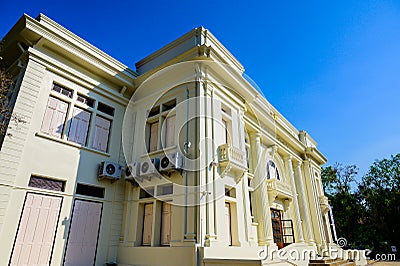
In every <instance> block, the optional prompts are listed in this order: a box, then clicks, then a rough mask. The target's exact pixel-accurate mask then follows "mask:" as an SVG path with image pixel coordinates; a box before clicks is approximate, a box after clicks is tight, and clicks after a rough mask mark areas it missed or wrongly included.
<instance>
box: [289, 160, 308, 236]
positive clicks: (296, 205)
mask: <svg viewBox="0 0 400 266" xmlns="http://www.w3.org/2000/svg"><path fill="white" fill-rule="evenodd" d="M285 164H286V167H287V171H288V174H289V179H290V182H291V183H292V186H291V187H292V194H293V208H294V217H293V218H294V219H293V223H294V231H295V233H296V240H297V241H296V242H302V243H303V242H304V236H303V229H302V224H301V218H300V210H299V202H298V199H297V197H298V195H297V189H296V184H295V180H294V172H293V165H292V156H291V155H289V156H287V157H286V158H285Z"/></svg>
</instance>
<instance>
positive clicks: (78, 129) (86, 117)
mask: <svg viewBox="0 0 400 266" xmlns="http://www.w3.org/2000/svg"><path fill="white" fill-rule="evenodd" d="M90 115H91V114H90V113H89V112H88V111H85V110H82V109H80V108H77V107H75V108H74V111H73V117H72V120H71V127H70V129H69V133H68V140H70V141H73V142H76V143H79V144H81V145H85V144H86V137H87V132H88V128H89V121H90Z"/></svg>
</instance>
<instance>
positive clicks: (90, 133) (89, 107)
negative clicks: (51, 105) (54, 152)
mask: <svg viewBox="0 0 400 266" xmlns="http://www.w3.org/2000/svg"><path fill="white" fill-rule="evenodd" d="M54 87H60V88H62V89H65V90H66V91H70V93H71V94H70V97H69V96H67V95H65V94H63V93H62V92H58V91H57V90H54ZM78 97H83V98H84V99H86V100H87V102H86V103H84V102H82V101H80V100H78ZM49 98H54V99H56V100H59V101H63V102H65V103H67V111H66V116H65V118H64V123H63V130H62V132H61V136H60V137H58V136H53V135H51V134H49V133H48V132H46V131H43V130H42V128H40V129H39V132H41V133H43V134H45V135H48V136H50V137H52V138H56V139H60V140H62V141H66V142H67V143H74V145H78V146H80V147H85V148H89V149H93V150H96V151H99V152H104V153H108V152H109V150H110V140H111V136H112V128H113V122H114V115H115V111H116V108H115V107H114V106H112V105H110V104H108V103H104V102H103V101H100V100H99V99H98V98H96V97H91V96H89V95H88V92H83V91H82V90H80V89H79V88H74V89H72V88H71V87H68V86H64V85H60V83H59V82H56V81H53V82H52V83H51V88H50V93H49V95H48V97H47V99H49ZM48 101H49V100H48ZM48 101H47V105H46V107H45V110H44V114H43V117H42V121H41V122H42V124H43V121H44V119H45V117H44V115H45V113H46V112H47V108H48ZM88 102H90V104H88ZM99 103H101V104H102V105H105V106H108V107H109V108H113V114H112V115H110V114H107V113H104V112H102V111H100V110H97V109H98V105H99ZM75 108H78V109H81V110H83V111H85V112H88V113H89V115H90V116H89V121H88V125H87V129H86V138H85V144H81V143H79V142H77V141H75V140H70V139H69V135H70V130H71V127H72V121H73V119H74V118H75V115H74V110H75ZM97 117H101V118H102V119H106V120H108V121H109V122H110V125H109V129H108V137H107V144H106V145H107V148H106V149H105V150H103V149H98V148H96V147H94V145H93V141H94V136H95V130H96V129H95V126H96V119H97ZM41 127H42V126H41Z"/></svg>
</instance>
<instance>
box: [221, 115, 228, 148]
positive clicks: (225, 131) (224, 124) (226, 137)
mask: <svg viewBox="0 0 400 266" xmlns="http://www.w3.org/2000/svg"><path fill="white" fill-rule="evenodd" d="M222 126H223V127H224V128H223V130H224V132H223V134H222V135H223V138H222V144H225V143H228V125H227V123H226V121H225V120H224V119H222Z"/></svg>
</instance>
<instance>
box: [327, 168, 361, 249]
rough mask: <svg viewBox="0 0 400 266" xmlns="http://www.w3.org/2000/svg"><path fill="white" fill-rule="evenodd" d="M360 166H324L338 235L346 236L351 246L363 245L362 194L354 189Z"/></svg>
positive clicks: (328, 194)
mask: <svg viewBox="0 0 400 266" xmlns="http://www.w3.org/2000/svg"><path fill="white" fill-rule="evenodd" d="M357 173H358V168H357V166H355V165H342V164H339V163H336V164H335V165H333V166H328V167H323V168H322V173H321V179H322V183H323V185H324V188H325V192H326V194H327V196H328V199H329V201H330V205H331V207H332V209H333V213H334V216H335V225H336V231H337V234H338V237H344V238H346V240H347V242H348V243H349V245H350V246H353V247H357V246H359V245H363V244H364V243H362V242H363V241H360V238H359V233H358V232H361V231H362V229H361V227H362V222H361V221H362V213H363V211H362V207H363V206H362V205H361V204H360V202H361V201H360V197H359V196H360V195H359V194H358V193H356V192H354V191H353V188H352V184H353V185H356V182H355V176H356V175H357Z"/></svg>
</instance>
